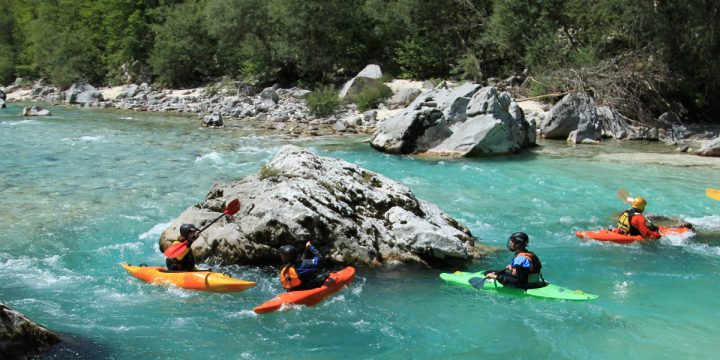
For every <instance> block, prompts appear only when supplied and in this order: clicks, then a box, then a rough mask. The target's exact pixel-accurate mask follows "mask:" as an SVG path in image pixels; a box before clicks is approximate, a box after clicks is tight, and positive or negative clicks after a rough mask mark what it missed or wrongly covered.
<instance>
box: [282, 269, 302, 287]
mask: <svg viewBox="0 0 720 360" xmlns="http://www.w3.org/2000/svg"><path fill="white" fill-rule="evenodd" d="M280 283H282V286H283V287H284V288H285V289H288V290H290V289H294V288H296V287H298V286H300V284H302V281H301V280H300V277H298V274H297V271H295V266H293V265H292V264H288V265H285V267H283V268H282V270H280Z"/></svg>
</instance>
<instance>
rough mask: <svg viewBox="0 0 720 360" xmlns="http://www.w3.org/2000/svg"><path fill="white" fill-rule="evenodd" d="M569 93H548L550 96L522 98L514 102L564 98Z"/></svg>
mask: <svg viewBox="0 0 720 360" xmlns="http://www.w3.org/2000/svg"><path fill="white" fill-rule="evenodd" d="M569 93H570V92H569V91H566V92H561V93H550V94H545V95H539V96H533V97H529V98H524V99H520V100H516V102H521V101H528V100H536V99H543V98H549V97H559V96H565V95H567V94H569Z"/></svg>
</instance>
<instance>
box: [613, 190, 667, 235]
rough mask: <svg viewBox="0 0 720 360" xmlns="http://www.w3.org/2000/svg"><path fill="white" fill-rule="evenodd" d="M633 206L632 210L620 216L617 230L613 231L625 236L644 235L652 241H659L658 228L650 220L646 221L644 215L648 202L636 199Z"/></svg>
mask: <svg viewBox="0 0 720 360" xmlns="http://www.w3.org/2000/svg"><path fill="white" fill-rule="evenodd" d="M631 205H632V209H629V210H625V211H623V212H622V213H621V214H620V218H619V219H618V224H617V228H615V229H613V231H614V232H616V233H618V234H623V235H631V236H636V235H642V236H644V237H646V238H649V239H652V240H656V239H659V238H660V233H659V232H658V228H657V227H656V226H655V225H653V223H652V222H650V220H647V219H645V216H643V214H642V213H643V211H645V207H646V206H647V201H645V199H643V198H641V197H636V198H634V199H633V201H632V203H631Z"/></svg>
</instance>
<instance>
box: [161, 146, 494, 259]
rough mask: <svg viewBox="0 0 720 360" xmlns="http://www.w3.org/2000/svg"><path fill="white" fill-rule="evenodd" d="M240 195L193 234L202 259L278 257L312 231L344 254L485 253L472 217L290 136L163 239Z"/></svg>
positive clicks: (329, 249) (310, 237) (326, 247)
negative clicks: (234, 206)
mask: <svg viewBox="0 0 720 360" xmlns="http://www.w3.org/2000/svg"><path fill="white" fill-rule="evenodd" d="M233 198H238V199H239V200H240V202H241V203H242V209H241V210H240V212H239V213H238V214H237V215H235V216H234V217H233V218H229V217H226V219H224V220H222V221H221V222H219V223H216V224H215V225H213V226H211V227H210V228H209V229H208V230H207V231H206V232H205V233H204V237H205V239H199V240H197V241H195V243H193V252H194V254H195V255H196V256H197V257H198V259H208V258H209V259H211V260H218V261H220V262H222V263H230V264H237V263H239V264H272V263H277V262H279V257H278V255H277V253H276V249H277V248H279V247H280V246H283V245H286V244H293V245H295V246H297V247H298V248H302V247H303V246H304V244H305V243H306V242H307V241H312V242H313V244H316V245H317V246H319V247H320V248H321V249H322V250H323V252H324V253H325V254H326V255H328V256H329V259H331V261H333V262H336V263H344V264H365V265H380V264H393V263H420V264H425V265H429V266H461V265H464V264H466V263H467V262H469V261H470V260H472V259H473V258H474V257H476V256H479V255H481V254H482V253H481V248H480V246H475V244H474V241H473V236H472V234H471V233H470V231H469V230H468V229H467V228H466V227H465V226H463V225H461V224H459V223H458V222H457V221H456V220H454V219H453V218H451V217H449V216H448V215H446V214H445V213H443V212H442V210H440V208H438V207H437V206H436V205H433V204H430V203H428V202H425V201H423V200H420V199H417V198H416V197H415V195H413V193H412V192H411V191H410V189H408V188H407V187H405V186H404V185H402V184H399V183H397V182H395V181H393V180H390V179H388V178H386V177H384V176H382V175H380V174H377V173H374V172H372V171H368V170H365V169H363V168H361V167H359V166H357V165H354V164H351V163H349V162H346V161H343V160H338V159H332V158H327V157H321V156H318V155H315V154H314V153H312V152H310V151H308V150H305V149H302V148H299V147H295V146H290V145H288V146H285V147H283V148H282V149H281V151H280V153H279V154H278V155H277V156H276V157H275V158H274V159H273V160H272V161H270V162H269V163H268V164H267V165H265V166H264V167H263V168H262V169H261V170H260V171H259V172H258V173H257V174H255V175H252V176H249V177H247V178H245V179H242V180H239V181H235V182H232V183H229V184H222V183H217V184H214V185H213V186H212V188H211V190H210V192H209V194H208V195H207V198H206V200H205V202H204V203H203V204H199V205H197V206H193V207H190V208H188V209H187V210H185V211H184V212H183V213H182V214H181V215H180V217H178V218H177V219H176V220H175V221H173V222H172V223H171V225H170V226H169V227H168V228H167V229H166V230H165V232H163V234H162V236H161V238H160V248H161V249H164V248H165V247H167V246H168V245H169V243H170V241H171V240H172V239H174V238H177V236H178V231H179V230H178V229H179V226H180V225H181V224H183V223H193V224H195V225H196V226H202V225H203V224H205V223H207V222H208V221H209V220H211V219H213V218H215V217H216V216H218V215H219V214H220V213H221V212H222V211H223V209H224V206H225V205H224V204H225V203H227V202H228V201H229V200H230V199H233Z"/></svg>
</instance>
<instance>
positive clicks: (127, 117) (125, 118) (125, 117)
mask: <svg viewBox="0 0 720 360" xmlns="http://www.w3.org/2000/svg"><path fill="white" fill-rule="evenodd" d="M132 119H133V117H132V116H121V117H120V120H132Z"/></svg>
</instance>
